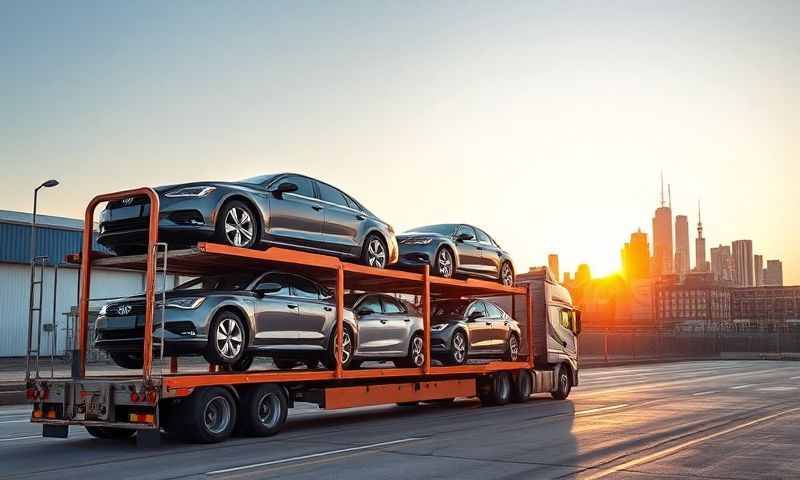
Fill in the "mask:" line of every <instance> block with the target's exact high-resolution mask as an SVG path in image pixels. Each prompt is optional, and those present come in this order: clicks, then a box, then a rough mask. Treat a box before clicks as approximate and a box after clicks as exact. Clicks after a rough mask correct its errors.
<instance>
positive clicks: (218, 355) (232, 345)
mask: <svg viewBox="0 0 800 480" xmlns="http://www.w3.org/2000/svg"><path fill="white" fill-rule="evenodd" d="M247 337H248V333H247V329H246V328H245V324H244V321H243V320H242V317H241V316H239V315H238V314H237V313H234V312H231V311H229V310H223V311H222V312H219V313H217V314H216V315H215V316H214V319H213V320H211V324H210V325H209V328H208V345H206V351H205V353H204V356H205V358H206V360H208V362H209V363H213V364H217V365H224V366H231V365H234V364H236V363H237V362H238V361H239V360H241V358H242V357H243V356H244V355H245V348H246V347H247Z"/></svg>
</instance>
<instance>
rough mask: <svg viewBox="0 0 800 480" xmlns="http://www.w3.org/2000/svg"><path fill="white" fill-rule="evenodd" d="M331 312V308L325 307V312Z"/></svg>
mask: <svg viewBox="0 0 800 480" xmlns="http://www.w3.org/2000/svg"><path fill="white" fill-rule="evenodd" d="M331 310H333V307H325V311H326V312H330V311H331Z"/></svg>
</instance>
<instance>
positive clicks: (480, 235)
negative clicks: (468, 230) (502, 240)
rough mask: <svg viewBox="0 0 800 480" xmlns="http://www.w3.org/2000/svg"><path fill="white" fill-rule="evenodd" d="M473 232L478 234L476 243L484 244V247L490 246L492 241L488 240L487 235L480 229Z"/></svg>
mask: <svg viewBox="0 0 800 480" xmlns="http://www.w3.org/2000/svg"><path fill="white" fill-rule="evenodd" d="M475 231H476V232H477V233H478V241H479V242H481V243H485V244H486V245H491V244H492V240H491V239H490V238H489V235H487V234H486V232H484V231H483V230H481V229H480V228H476V229H475Z"/></svg>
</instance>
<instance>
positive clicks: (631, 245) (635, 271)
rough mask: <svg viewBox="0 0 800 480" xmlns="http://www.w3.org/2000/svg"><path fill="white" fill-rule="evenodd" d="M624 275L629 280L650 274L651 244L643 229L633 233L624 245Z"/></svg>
mask: <svg viewBox="0 0 800 480" xmlns="http://www.w3.org/2000/svg"><path fill="white" fill-rule="evenodd" d="M622 275H623V276H624V277H625V279H626V280H628V281H629V282H630V281H633V280H639V279H642V278H647V277H648V276H649V275H650V244H649V243H648V242H647V234H646V233H644V232H642V230H641V229H639V230H637V231H636V232H634V233H631V240H630V242H628V243H626V244H625V246H623V247H622Z"/></svg>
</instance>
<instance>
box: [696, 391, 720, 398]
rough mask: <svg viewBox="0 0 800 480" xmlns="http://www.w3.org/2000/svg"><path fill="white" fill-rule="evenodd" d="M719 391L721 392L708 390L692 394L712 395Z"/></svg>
mask: <svg viewBox="0 0 800 480" xmlns="http://www.w3.org/2000/svg"><path fill="white" fill-rule="evenodd" d="M717 392H719V390H706V391H705V392H697V393H693V394H692V396H693V397H699V396H700V395H710V394H712V393H717Z"/></svg>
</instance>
